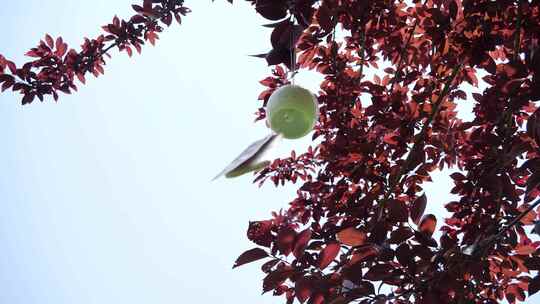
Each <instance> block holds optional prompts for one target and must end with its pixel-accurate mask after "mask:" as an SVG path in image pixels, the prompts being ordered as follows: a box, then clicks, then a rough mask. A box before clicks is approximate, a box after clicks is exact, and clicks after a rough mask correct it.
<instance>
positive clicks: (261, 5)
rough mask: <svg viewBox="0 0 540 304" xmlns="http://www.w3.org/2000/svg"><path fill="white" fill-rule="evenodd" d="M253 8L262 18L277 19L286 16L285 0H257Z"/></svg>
mask: <svg viewBox="0 0 540 304" xmlns="http://www.w3.org/2000/svg"><path fill="white" fill-rule="evenodd" d="M255 9H256V10H257V12H258V13H259V14H261V15H262V16H263V17H264V18H266V19H270V20H279V19H283V18H285V17H286V16H287V2H286V1H285V0H258V1H257V4H256V6H255Z"/></svg>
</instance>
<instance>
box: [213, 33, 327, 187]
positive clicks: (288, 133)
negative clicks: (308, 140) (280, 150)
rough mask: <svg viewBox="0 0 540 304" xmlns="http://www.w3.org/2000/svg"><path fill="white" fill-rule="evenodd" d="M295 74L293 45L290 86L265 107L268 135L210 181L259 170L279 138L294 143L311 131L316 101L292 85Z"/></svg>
mask: <svg viewBox="0 0 540 304" xmlns="http://www.w3.org/2000/svg"><path fill="white" fill-rule="evenodd" d="M292 39H293V38H292V33H291V40H292ZM296 73H297V71H296V48H295V46H294V45H293V46H292V47H291V68H290V74H289V75H290V79H291V81H290V83H291V84H287V85H284V86H281V87H280V88H278V89H277V90H275V91H274V92H273V93H272V95H270V98H269V99H268V103H267V106H266V117H267V120H266V125H267V126H268V127H269V128H270V129H271V130H272V133H271V134H270V135H267V136H266V137H265V138H263V139H260V140H258V141H256V142H254V143H252V144H251V145H250V146H249V147H247V149H245V150H244V151H243V152H242V153H241V154H240V155H239V156H238V157H237V158H236V159H235V160H233V161H232V163H231V164H230V165H228V166H227V167H226V168H225V169H223V171H221V173H219V174H218V175H217V176H216V177H214V179H213V180H215V179H217V178H219V177H221V176H223V175H224V176H225V177H227V178H233V177H237V176H241V175H244V174H246V173H249V172H252V171H258V170H261V169H263V168H264V167H266V166H268V165H269V164H270V160H269V159H267V157H268V156H269V153H268V152H269V151H271V150H272V149H273V148H275V147H276V146H277V142H278V141H279V140H280V139H281V138H286V139H298V138H301V137H304V136H306V135H307V134H308V133H309V132H311V130H313V127H314V126H315V123H316V122H317V120H318V118H319V106H318V102H317V98H316V97H315V96H314V95H313V94H312V93H311V92H310V91H309V90H306V89H304V88H302V87H300V86H298V85H295V84H294V76H295V75H296Z"/></svg>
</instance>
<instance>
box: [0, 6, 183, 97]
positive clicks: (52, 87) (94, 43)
mask: <svg viewBox="0 0 540 304" xmlns="http://www.w3.org/2000/svg"><path fill="white" fill-rule="evenodd" d="M133 9H134V10H135V11H136V13H137V14H135V15H134V16H132V17H131V18H130V19H129V20H120V19H119V18H118V17H114V19H113V21H112V23H110V24H107V25H105V26H103V30H104V31H105V34H103V35H100V36H99V37H97V38H95V39H88V38H85V41H84V43H83V45H82V46H81V50H80V51H78V52H77V51H76V50H74V49H68V45H67V44H66V43H65V42H64V41H63V39H62V37H58V38H56V39H53V38H52V37H51V36H50V35H46V36H45V39H44V41H43V40H42V41H40V43H39V45H38V46H37V47H35V48H32V49H31V50H30V51H28V52H27V53H26V55H27V56H29V57H32V58H34V60H33V61H30V62H27V63H25V64H24V65H22V66H21V67H17V66H16V65H15V63H13V62H12V61H9V60H7V59H6V58H5V57H4V56H2V55H0V84H1V85H2V86H1V90H2V92H3V91H5V90H7V89H10V88H11V89H12V90H13V91H18V92H20V93H21V94H22V95H23V98H22V104H28V103H31V102H32V101H33V100H34V99H35V98H36V97H37V98H39V100H41V101H43V99H44V96H45V95H52V96H53V98H54V100H58V91H61V92H64V93H66V94H70V93H71V92H72V90H74V91H76V90H77V85H76V84H75V77H76V78H77V79H78V80H79V81H80V82H81V83H83V84H84V83H85V81H86V79H85V77H86V75H87V74H88V73H92V74H93V75H94V76H95V77H98V76H99V75H100V74H103V73H104V69H103V66H104V65H105V60H104V58H103V57H104V56H105V55H108V54H107V52H108V51H109V50H110V49H112V48H114V47H117V48H118V50H119V51H125V52H126V53H127V54H128V55H129V56H130V57H131V56H132V53H133V49H135V50H136V51H137V52H138V53H140V52H141V46H142V45H143V44H144V43H145V41H149V42H150V43H151V44H152V45H154V44H155V41H156V39H158V33H159V32H161V31H163V27H162V26H160V22H161V23H162V24H164V25H167V26H170V25H171V23H172V21H173V18H175V19H176V21H177V22H178V23H180V22H181V16H183V15H186V14H187V13H189V11H190V10H189V9H188V8H187V7H185V6H184V0H144V1H143V3H142V6H139V5H133Z"/></svg>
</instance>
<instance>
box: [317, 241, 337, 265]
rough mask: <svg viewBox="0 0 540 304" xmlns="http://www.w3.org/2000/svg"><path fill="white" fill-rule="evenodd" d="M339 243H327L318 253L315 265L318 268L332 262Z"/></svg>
mask: <svg viewBox="0 0 540 304" xmlns="http://www.w3.org/2000/svg"><path fill="white" fill-rule="evenodd" d="M339 249H340V245H339V243H337V242H330V243H328V244H327V245H326V246H325V247H324V249H323V250H322V251H321V252H320V254H319V259H318V262H317V265H318V267H319V268H320V269H325V268H326V267H328V265H330V263H332V261H333V260H334V258H335V257H336V256H337V254H338V253H339Z"/></svg>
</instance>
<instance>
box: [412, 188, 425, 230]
mask: <svg viewBox="0 0 540 304" xmlns="http://www.w3.org/2000/svg"><path fill="white" fill-rule="evenodd" d="M426 204H427V198H426V194H425V193H424V194H422V195H421V196H419V197H417V198H416V199H415V200H414V201H413V203H412V206H411V219H412V221H413V222H414V223H415V224H417V225H418V222H419V221H420V218H421V217H422V215H424V211H425V210H426Z"/></svg>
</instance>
